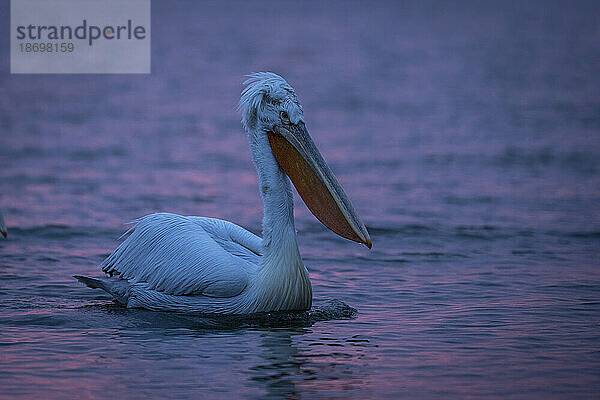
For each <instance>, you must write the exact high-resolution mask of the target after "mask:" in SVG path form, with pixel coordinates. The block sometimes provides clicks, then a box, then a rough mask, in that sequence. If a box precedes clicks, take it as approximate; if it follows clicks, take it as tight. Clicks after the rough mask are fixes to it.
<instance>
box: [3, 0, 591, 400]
mask: <svg viewBox="0 0 600 400" xmlns="http://www.w3.org/2000/svg"><path fill="white" fill-rule="evenodd" d="M598 4H599V3H597V2H584V1H581V2H553V1H527V2H522V1H509V2H498V3H497V4H489V2H475V1H473V2H442V1H439V2H437V1H425V2H421V1H419V2H374V3H367V2H353V1H350V2H317V1H314V2H313V1H308V2H275V1H273V2H226V3H222V2H215V3H205V2H184V1H173V2H166V1H164V2H162V1H158V0H154V1H153V7H152V32H151V40H152V74H150V75H10V74H9V47H8V46H9V42H8V26H9V7H8V2H7V1H4V2H2V3H1V7H0V14H1V15H0V22H1V23H0V26H3V27H4V28H3V29H2V31H3V32H4V34H3V35H0V49H1V50H0V57H1V58H0V61H1V62H0V208H1V209H2V210H3V211H4V213H5V216H6V221H7V224H8V228H9V237H8V239H6V240H2V241H0V345H1V349H0V397H2V398H22V399H30V398H50V399H66V398H78V399H80V398H108V397H110V398H149V397H152V398H177V399H181V398H202V397H206V398H211V397H215V398H219V397H221V398H253V399H254V398H256V399H258V398H261V399H262V398H289V399H296V398H298V399H299V398H307V399H313V398H344V399H347V398H354V399H364V398H387V399H393V398H427V399H435V398H456V399H462V398H503V399H512V398H515V399H517V398H528V399H532V398H540V399H548V398H564V399H567V398H568V399H574V398H598V396H600V79H599V78H598V71H600V6H599V5H598ZM262 70H271V71H274V72H277V73H279V74H281V75H283V76H284V77H285V78H286V79H287V80H288V81H289V82H290V83H291V84H292V85H293V86H294V87H295V88H296V90H297V92H298V94H299V97H300V100H301V102H302V104H303V106H304V111H305V117H306V121H307V126H308V128H309V130H310V132H311V134H312V136H313V138H314V140H315V142H316V144H317V146H318V147H319V148H320V150H321V152H322V154H323V156H324V158H325V159H326V160H327V161H328V163H329V164H330V166H331V167H332V169H333V170H334V172H335V173H336V175H337V176H338V178H339V180H340V182H341V183H342V184H343V186H344V187H345V189H346V191H347V193H348V194H349V196H350V198H351V199H352V202H353V203H354V205H355V208H356V209H357V210H358V211H359V213H360V214H361V216H362V218H363V220H364V221H365V223H366V225H367V227H368V229H369V231H370V232H371V236H372V238H373V242H374V247H373V250H372V251H368V250H367V249H366V248H365V247H364V246H360V245H358V244H355V243H352V242H349V241H346V240H344V239H342V238H339V237H337V236H336V235H334V234H333V233H331V232H330V231H328V230H326V229H325V228H324V227H323V226H322V225H321V224H320V223H319V222H318V221H317V220H316V219H315V218H314V217H313V216H312V215H311V214H310V212H309V211H308V210H307V209H306V207H305V206H304V204H302V202H301V200H300V199H299V198H298V197H296V224H297V229H298V231H299V235H298V240H299V244H300V248H301V253H302V255H303V258H304V261H305V264H306V265H307V266H308V268H309V270H310V274H311V279H312V283H313V290H314V296H315V302H316V304H317V305H319V304H325V303H326V302H327V301H328V299H337V300H340V301H343V302H344V303H346V304H348V305H350V306H352V307H354V308H356V309H357V310H358V313H357V314H356V318H354V319H349V320H348V319H342V320H329V321H308V322H307V321H300V322H298V321H291V322H290V321H287V322H286V321H283V322H282V323H280V324H278V323H275V324H273V323H267V324H261V323H258V324H249V325H245V324H233V325H231V326H229V328H228V329H225V328H226V327H224V326H222V325H218V324H217V325H216V326H214V327H211V324H210V323H208V322H207V321H206V320H203V319H200V318H194V317H190V316H181V315H176V314H168V313H152V312H147V311H143V310H127V309H124V308H122V307H119V306H117V305H114V304H112V302H111V301H110V298H109V296H107V295H105V294H103V293H101V292H100V291H94V290H91V289H88V288H85V287H83V286H82V285H80V284H78V283H77V282H76V281H74V280H73V279H72V278H71V275H73V274H88V275H99V271H98V270H97V269H96V266H97V265H98V264H99V263H100V261H101V260H102V259H103V258H104V257H106V256H107V255H108V254H109V253H110V252H111V251H112V250H113V249H114V248H115V247H116V245H117V244H118V241H117V239H118V237H119V236H120V234H121V233H122V232H123V230H124V229H125V226H124V225H123V224H124V223H125V222H127V221H131V220H133V219H135V218H137V217H139V216H142V215H145V214H147V213H151V212H156V211H168V212H176V213H179V214H184V215H204V216H213V217H220V218H224V219H228V220H230V221H234V222H237V223H239V224H241V225H242V226H245V227H246V228H248V229H250V230H252V231H254V232H256V233H259V232H260V229H261V227H260V221H261V217H262V205H261V202H260V197H259V194H258V189H257V187H256V174H255V171H254V169H253V166H252V163H251V160H250V155H249V152H248V148H247V142H246V138H245V135H244V134H243V132H242V130H241V127H240V123H239V115H238V114H237V113H236V111H235V107H236V104H237V100H238V98H239V93H240V91H241V89H242V86H241V82H242V81H243V75H244V74H247V73H250V72H254V71H262ZM271 322H272V321H271Z"/></svg>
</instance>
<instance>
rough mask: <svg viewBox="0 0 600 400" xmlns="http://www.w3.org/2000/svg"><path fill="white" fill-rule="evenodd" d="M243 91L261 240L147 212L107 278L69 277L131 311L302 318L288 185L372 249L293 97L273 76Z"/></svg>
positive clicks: (226, 227)
mask: <svg viewBox="0 0 600 400" xmlns="http://www.w3.org/2000/svg"><path fill="white" fill-rule="evenodd" d="M244 84H245V85H247V86H246V88H245V89H244V90H243V92H242V96H241V99H240V102H239V110H240V111H241V113H242V125H243V126H244V128H245V130H246V133H247V136H248V141H249V144H250V151H251V152H252V159H253V161H254V165H255V167H256V171H257V173H258V183H259V187H260V194H261V197H262V200H263V204H264V216H263V222H262V234H263V238H262V239H261V238H260V237H258V236H256V235H254V234H253V233H251V232H248V231H247V230H245V229H244V228H241V227H240V226H238V225H236V224H233V223H231V222H228V221H223V220H220V219H215V218H206V217H185V216H181V215H176V214H167V213H156V214H150V215H147V216H145V217H142V218H140V219H138V220H136V221H135V225H134V226H133V227H132V228H131V229H130V230H129V231H128V232H127V233H128V234H129V236H128V237H127V239H125V240H124V241H123V242H122V243H121V244H120V245H119V247H118V248H117V249H116V250H115V251H114V252H113V253H112V254H111V255H110V256H109V257H108V258H106V259H105V260H104V261H103V262H102V263H101V264H100V267H101V268H102V271H104V272H105V273H106V274H107V275H109V276H107V277H104V278H89V277H84V276H75V278H77V279H78V280H79V281H81V282H83V283H85V284H86V285H87V286H89V287H92V288H101V289H104V290H105V291H106V292H108V293H110V294H111V295H112V296H113V297H114V298H115V299H116V300H117V301H118V302H120V303H123V304H125V305H127V307H142V308H147V309H151V310H163V311H183V312H200V313H219V314H251V313H256V312H267V311H279V310H308V309H309V308H310V307H311V304H312V288H311V285H310V279H309V276H308V271H307V269H306V268H305V267H304V265H303V263H302V258H301V257H300V253H299V252H298V244H297V242H296V230H295V228H294V212H293V207H294V204H293V197H292V189H291V186H290V178H291V180H292V182H293V183H294V186H295V187H296V189H297V190H298V193H299V194H300V196H301V197H302V199H303V200H304V202H305V203H306V205H307V206H308V208H309V209H310V210H311V212H312V213H313V214H314V215H315V216H316V217H317V218H318V219H319V220H320V221H321V222H322V223H323V224H324V225H325V226H327V227H328V228H329V229H331V230H332V231H334V232H335V233H337V234H338V235H340V236H342V237H345V238H348V239H350V240H354V241H356V242H360V243H364V244H365V245H367V246H368V247H369V248H371V238H370V237H369V233H368V232H367V229H366V228H365V226H364V224H363V223H362V222H361V220H360V218H359V217H358V215H357V213H356V211H354V208H353V207H352V204H351V203H350V201H349V200H348V198H347V196H346V194H345V193H344V190H343V189H342V187H341V186H340V184H339V183H338V181H337V180H336V178H335V177H334V175H333V173H332V172H331V170H330V169H329V167H328V166H327V164H326V163H325V161H324V160H323V158H322V157H321V154H320V153H319V151H318V150H317V148H316V147H315V145H314V143H313V141H312V139H311V138H310V136H309V134H308V132H307V130H306V126H305V124H304V115H303V113H302V106H301V105H300V103H299V102H298V98H297V97H296V93H295V91H294V89H293V88H292V87H291V86H290V85H289V84H288V83H287V82H286V81H285V80H284V79H283V78H282V77H280V76H279V75H276V74H274V73H271V72H260V73H255V74H252V75H249V79H248V80H246V82H244ZM288 177H289V178H288Z"/></svg>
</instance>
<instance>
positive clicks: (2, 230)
mask: <svg viewBox="0 0 600 400" xmlns="http://www.w3.org/2000/svg"><path fill="white" fill-rule="evenodd" d="M0 234H2V236H4V237H6V235H7V233H6V224H5V223H4V217H3V216H2V210H0Z"/></svg>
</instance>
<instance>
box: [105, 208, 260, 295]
mask: <svg viewBox="0 0 600 400" xmlns="http://www.w3.org/2000/svg"><path fill="white" fill-rule="evenodd" d="M127 234H128V236H127V238H126V239H125V240H124V241H123V243H121V245H120V246H119V247H118V248H117V249H116V250H115V251H114V252H113V253H112V254H111V255H110V256H109V257H108V258H106V260H104V261H103V262H102V264H100V267H101V268H102V270H103V271H104V272H105V273H107V274H109V275H111V276H112V275H119V276H120V277H121V278H124V279H127V280H129V281H130V282H132V283H139V282H146V283H147V285H148V289H153V290H157V291H161V292H164V293H166V294H172V295H205V296H210V297H233V296H237V295H238V294H240V293H241V292H242V291H243V290H244V289H245V288H246V286H247V284H248V279H249V274H251V273H252V271H253V270H254V269H255V266H256V264H258V262H259V260H260V255H261V252H262V240H261V239H260V238H259V237H258V236H256V235H254V234H253V233H251V232H248V231H247V230H245V229H243V228H241V227H240V226H238V225H235V224H233V223H231V222H228V221H223V220H220V219H214V218H203V217H184V216H181V215H176V214H168V213H156V214H150V215H147V216H145V217H142V218H140V219H138V220H137V221H135V225H134V226H133V227H132V228H131V229H130V230H129V231H128V232H127Z"/></svg>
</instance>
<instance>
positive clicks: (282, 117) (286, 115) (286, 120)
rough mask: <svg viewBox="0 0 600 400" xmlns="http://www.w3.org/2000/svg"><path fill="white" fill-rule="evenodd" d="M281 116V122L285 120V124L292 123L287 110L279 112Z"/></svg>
mask: <svg viewBox="0 0 600 400" xmlns="http://www.w3.org/2000/svg"><path fill="white" fill-rule="evenodd" d="M279 118H280V119H281V122H283V123H284V124H289V123H290V116H289V115H288V113H286V112H285V111H281V112H280V113H279Z"/></svg>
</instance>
